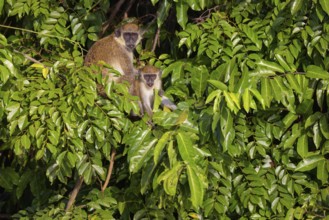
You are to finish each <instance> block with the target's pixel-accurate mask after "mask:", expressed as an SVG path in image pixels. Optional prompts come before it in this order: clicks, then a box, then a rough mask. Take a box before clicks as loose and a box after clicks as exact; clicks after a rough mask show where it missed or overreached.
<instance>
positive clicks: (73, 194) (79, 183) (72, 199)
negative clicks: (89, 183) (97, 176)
mask: <svg viewBox="0 0 329 220" xmlns="http://www.w3.org/2000/svg"><path fill="white" fill-rule="evenodd" d="M82 183H83V177H82V176H81V177H80V178H79V179H78V181H77V183H76V184H75V186H74V188H73V190H72V192H71V195H70V199H69V201H68V202H67V204H66V208H65V212H67V211H68V210H70V208H71V206H72V205H73V204H74V202H75V198H76V197H77V195H78V193H79V190H80V188H81V186H82Z"/></svg>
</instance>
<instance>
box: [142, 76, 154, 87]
mask: <svg viewBox="0 0 329 220" xmlns="http://www.w3.org/2000/svg"><path fill="white" fill-rule="evenodd" d="M143 78H144V80H145V83H146V85H147V86H148V87H150V88H152V87H153V85H154V81H155V80H156V78H157V75H156V74H143Z"/></svg>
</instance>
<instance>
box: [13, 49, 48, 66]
mask: <svg viewBox="0 0 329 220" xmlns="http://www.w3.org/2000/svg"><path fill="white" fill-rule="evenodd" d="M14 52H15V53H19V54H22V55H23V56H24V57H25V58H26V59H28V60H30V61H32V62H33V63H39V64H42V63H41V62H40V61H38V60H36V59H34V58H33V57H30V56H29V55H27V54H25V53H22V52H20V51H18V50H15V49H14ZM42 65H43V64H42Z"/></svg>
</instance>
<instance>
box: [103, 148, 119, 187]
mask: <svg viewBox="0 0 329 220" xmlns="http://www.w3.org/2000/svg"><path fill="white" fill-rule="evenodd" d="M115 154H116V150H115V149H114V148H113V150H112V154H111V159H110V165H109V169H108V171H107V176H106V180H105V183H104V185H103V186H102V192H104V191H105V189H106V188H107V185H109V182H110V179H111V176H112V171H113V166H114V158H115Z"/></svg>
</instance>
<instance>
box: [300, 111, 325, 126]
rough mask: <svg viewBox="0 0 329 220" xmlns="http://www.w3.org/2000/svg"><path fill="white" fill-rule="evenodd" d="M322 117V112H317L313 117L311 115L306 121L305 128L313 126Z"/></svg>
mask: <svg viewBox="0 0 329 220" xmlns="http://www.w3.org/2000/svg"><path fill="white" fill-rule="evenodd" d="M321 116H322V113H321V112H315V113H314V114H313V115H310V116H309V117H308V118H307V119H306V121H305V125H304V126H305V128H308V127H310V126H312V125H313V124H314V123H315V122H317V121H318V120H319V119H320V118H321Z"/></svg>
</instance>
